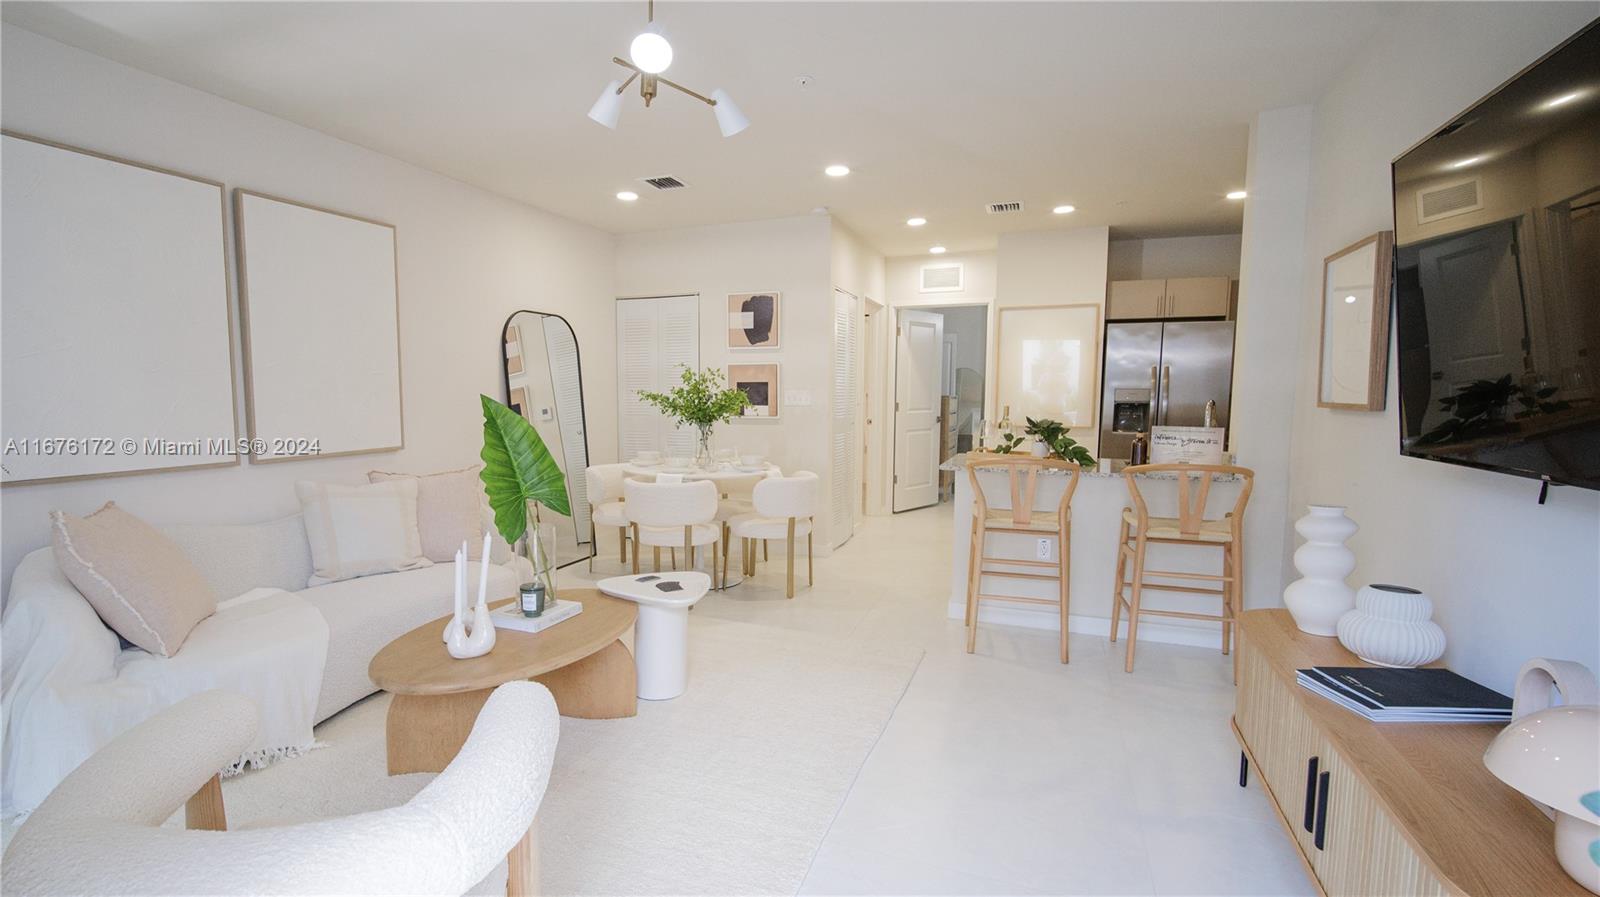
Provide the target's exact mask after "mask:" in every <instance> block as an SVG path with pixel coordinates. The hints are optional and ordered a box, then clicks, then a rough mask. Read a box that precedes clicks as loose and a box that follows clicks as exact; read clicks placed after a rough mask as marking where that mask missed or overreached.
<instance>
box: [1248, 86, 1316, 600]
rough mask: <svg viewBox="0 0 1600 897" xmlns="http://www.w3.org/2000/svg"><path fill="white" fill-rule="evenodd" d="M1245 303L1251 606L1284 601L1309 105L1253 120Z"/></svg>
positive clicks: (1308, 169) (1304, 255)
mask: <svg viewBox="0 0 1600 897" xmlns="http://www.w3.org/2000/svg"><path fill="white" fill-rule="evenodd" d="M1247 159H1248V162H1247V168H1246V173H1245V187H1246V189H1247V190H1248V191H1249V192H1250V200H1249V204H1248V205H1247V206H1245V211H1244V234H1243V246H1242V250H1241V255H1242V266H1241V279H1240V281H1239V308H1238V315H1237V325H1236V327H1235V330H1234V354H1233V401H1232V403H1231V405H1230V408H1231V409H1232V415H1233V420H1232V425H1233V433H1232V434H1230V435H1231V440H1230V443H1229V444H1230V446H1231V447H1232V449H1233V452H1234V454H1235V456H1236V457H1237V459H1238V463H1239V464H1240V465H1242V466H1244V467H1248V468H1250V469H1251V470H1253V471H1255V474H1256V478H1255V488H1254V490H1253V491H1252V492H1251V496H1250V504H1249V506H1247V507H1246V508H1245V515H1244V525H1245V530H1244V536H1245V549H1244V603H1245V607H1247V608H1250V607H1276V606H1278V605H1280V604H1282V601H1283V586H1284V584H1285V583H1286V582H1288V579H1289V578H1292V577H1287V578H1286V576H1285V572H1284V571H1285V567H1284V563H1285V559H1286V553H1285V545H1286V544H1290V545H1291V547H1292V543H1287V542H1286V540H1287V539H1288V538H1289V534H1288V531H1287V528H1288V521H1290V520H1292V519H1294V516H1297V515H1291V514H1290V513H1289V424H1290V421H1291V420H1292V419H1293V417H1294V410H1295V400H1296V396H1295V381H1294V377H1293V376H1292V375H1291V372H1293V371H1295V370H1297V369H1298V364H1299V362H1298V354H1297V353H1298V352H1299V351H1300V349H1299V347H1298V346H1297V345H1296V343H1295V340H1294V339H1292V338H1290V337H1289V334H1294V333H1298V332H1299V328H1300V319H1301V317H1302V314H1303V313H1304V312H1303V310H1304V308H1305V303H1304V302H1303V301H1301V295H1300V289H1301V283H1302V280H1303V274H1304V271H1305V267H1306V265H1307V264H1308V260H1307V253H1306V251H1305V234H1306V191H1307V189H1308V185H1309V183H1310V177H1311V107H1309V106H1292V107H1289V108H1287V109H1274V110H1269V111H1267V112H1263V113H1261V114H1260V115H1258V116H1256V120H1255V121H1254V122H1252V123H1251V126H1250V145H1249V155H1248V157H1247Z"/></svg>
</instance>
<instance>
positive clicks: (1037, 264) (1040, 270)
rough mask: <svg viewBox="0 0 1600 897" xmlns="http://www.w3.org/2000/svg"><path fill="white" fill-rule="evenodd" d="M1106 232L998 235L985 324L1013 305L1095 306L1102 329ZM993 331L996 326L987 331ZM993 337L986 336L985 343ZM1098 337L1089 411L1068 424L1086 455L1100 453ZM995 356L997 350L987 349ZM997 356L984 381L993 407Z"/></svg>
mask: <svg viewBox="0 0 1600 897" xmlns="http://www.w3.org/2000/svg"><path fill="white" fill-rule="evenodd" d="M1110 236H1111V232H1110V229H1109V228H1105V227H1078V228H1073V229H1071V230H1047V231H1031V232H1027V233H1012V234H1003V235H1001V237H1000V247H999V249H998V250H997V251H996V253H995V257H996V284H995V285H996V290H995V315H994V318H993V319H992V320H991V321H990V327H991V328H994V327H996V326H997V324H996V322H997V321H998V319H999V314H1000V310H1001V309H1004V308H1007V307H1009V306H1017V305H1098V306H1100V327H1101V330H1102V333H1103V332H1104V327H1105V305H1106V264H1107V257H1108V253H1109V245H1108V244H1109V243H1110ZM990 332H991V333H997V332H998V330H991V331H990ZM993 342H994V337H992V336H991V337H990V343H991V344H992V343H993ZM1103 343H1104V337H1103V336H1102V335H1101V334H1096V335H1095V352H1096V353H1097V355H1096V358H1097V361H1096V363H1095V365H1094V371H1095V378H1094V383H1093V397H1092V399H1091V401H1090V406H1091V407H1092V408H1093V409H1094V414H1093V416H1092V418H1091V420H1090V423H1089V425H1088V426H1079V427H1073V428H1072V430H1071V434H1072V438H1074V439H1076V440H1078V441H1079V442H1081V443H1083V444H1084V445H1085V446H1086V447H1087V448H1088V449H1089V453H1090V454H1093V455H1096V456H1097V457H1098V455H1099V452H1100V421H1099V414H1100V380H1099V377H1100V370H1101V366H1102V362H1101V360H1099V359H1098V353H1100V352H1102V351H1103V350H1104V346H1103ZM991 355H994V356H998V355H999V351H998V350H997V351H996V352H993V353H991ZM998 361H999V359H998V357H992V358H990V360H989V374H988V377H987V380H986V383H987V385H988V388H989V407H990V408H999V407H1000V406H1001V404H1002V402H1001V401H1000V400H999V399H998V398H996V395H997V392H998V390H999V388H1000V382H999V377H998V376H997V367H996V365H997V363H998Z"/></svg>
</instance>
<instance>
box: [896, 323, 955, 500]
mask: <svg viewBox="0 0 1600 897" xmlns="http://www.w3.org/2000/svg"><path fill="white" fill-rule="evenodd" d="M943 354H944V316H943V315H941V314H937V313H935V312H927V311H916V310H913V309H902V310H901V311H900V316H899V320H898V321H897V325H896V327H895V353H894V375H895V376H894V381H895V382H894V510H895V511H896V512H899V511H909V510H911V509H913V508H923V507H927V506H928V505H931V504H933V503H935V502H937V501H938V500H939V438H940V432H939V385H940V384H939V368H940V363H941V361H942V360H943V357H942V356H943Z"/></svg>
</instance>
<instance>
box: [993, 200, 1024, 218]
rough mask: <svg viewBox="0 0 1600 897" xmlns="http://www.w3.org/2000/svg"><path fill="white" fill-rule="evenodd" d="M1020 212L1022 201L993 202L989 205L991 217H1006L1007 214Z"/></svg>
mask: <svg viewBox="0 0 1600 897" xmlns="http://www.w3.org/2000/svg"><path fill="white" fill-rule="evenodd" d="M1020 211H1022V201H1021V200H1014V201H1012V202H991V203H989V214H991V215H1005V214H1009V213H1011V212H1020Z"/></svg>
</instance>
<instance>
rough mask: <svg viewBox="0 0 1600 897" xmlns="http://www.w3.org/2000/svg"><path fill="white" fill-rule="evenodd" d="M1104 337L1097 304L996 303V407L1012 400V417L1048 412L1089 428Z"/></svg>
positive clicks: (1097, 392)
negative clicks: (1002, 305)
mask: <svg viewBox="0 0 1600 897" xmlns="http://www.w3.org/2000/svg"><path fill="white" fill-rule="evenodd" d="M1102 338H1103V334H1102V331H1101V327H1100V306H1099V305H1098V304H1091V303H1083V304H1076V305H1014V306H1008V307H1005V308H1002V309H1000V312H999V326H998V327H996V328H995V355H996V358H997V359H998V364H997V367H998V369H999V384H998V386H997V387H996V399H997V401H996V402H995V407H997V408H1000V407H1004V406H1007V405H1009V406H1011V419H1012V420H1013V421H1016V420H1021V419H1023V418H1025V417H1032V418H1049V419H1051V420H1057V421H1060V422H1061V423H1064V424H1066V425H1067V427H1068V428H1069V429H1071V430H1081V431H1086V432H1089V433H1093V432H1094V431H1095V423H1096V422H1095V411H1096V407H1095V406H1096V404H1097V401H1096V400H1097V399H1098V398H1099V396H1100V384H1099V380H1100V341H1101V339H1102Z"/></svg>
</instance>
